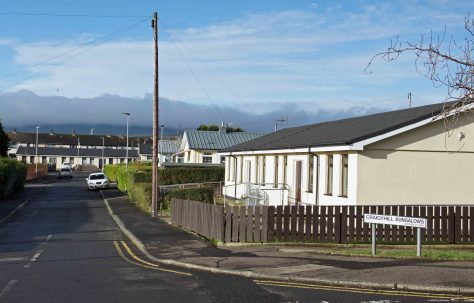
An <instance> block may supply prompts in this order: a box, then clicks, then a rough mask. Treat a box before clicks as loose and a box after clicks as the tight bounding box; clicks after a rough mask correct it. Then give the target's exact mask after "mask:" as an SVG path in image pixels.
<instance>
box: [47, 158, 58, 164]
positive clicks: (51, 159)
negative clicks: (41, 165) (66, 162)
mask: <svg viewBox="0 0 474 303" xmlns="http://www.w3.org/2000/svg"><path fill="white" fill-rule="evenodd" d="M48 163H49V164H56V157H49V159H48Z"/></svg>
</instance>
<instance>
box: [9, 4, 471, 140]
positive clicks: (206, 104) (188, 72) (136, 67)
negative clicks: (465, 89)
mask: <svg viewBox="0 0 474 303" xmlns="http://www.w3.org/2000/svg"><path fill="white" fill-rule="evenodd" d="M473 8H474V2H470V1H444V0H431V1H304V0H300V1H290V0H281V1H270V0H261V1H250V0H241V1H225V2H224V1H210V0H199V1H197V0H196V1H168V0H162V1H149V0H141V1H125V0H114V1H109V0H102V1H96V0H95V1H94V0H82V1H69V0H62V1H58V0H42V1H33V0H29V1H26V0H2V5H1V6H0V67H1V68H0V119H2V121H3V122H4V124H5V125H8V126H19V125H25V124H38V123H46V122H48V123H50V124H51V123H55V122H57V123H62V122H60V120H61V121H62V120H63V119H62V118H59V117H58V114H57V113H56V114H53V112H56V109H54V110H53V108H52V107H58V106H59V108H61V104H64V107H67V108H68V109H69V112H68V117H69V121H72V122H74V123H81V122H84V123H85V122H86V121H87V123H90V124H94V123H96V124H99V123H103V122H107V123H111V124H119V123H122V122H123V121H122V120H123V117H121V116H120V112H122V111H128V112H131V113H132V116H131V124H137V125H149V123H151V102H150V100H151V99H150V94H152V93H153V91H152V90H153V39H152V29H151V27H150V18H151V15H152V13H153V12H154V11H157V12H158V14H159V18H160V23H159V66H160V69H159V79H160V82H159V83H160V84H159V86H160V97H161V98H163V100H165V101H164V102H165V103H166V102H171V103H169V104H168V105H167V107H165V108H164V109H163V111H162V112H161V113H160V117H161V118H162V120H163V121H166V123H167V125H169V126H171V127H177V126H178V125H181V126H183V125H186V127H189V128H192V127H193V126H194V124H193V123H199V121H200V119H199V117H196V116H194V118H196V119H192V120H193V123H190V119H189V116H193V113H195V112H196V109H197V108H200V110H201V111H200V112H201V113H202V115H201V116H200V117H201V118H202V119H201V120H202V123H210V122H212V123H219V122H220V121H225V122H227V123H230V124H233V125H238V126H241V127H243V128H244V129H248V130H258V131H265V130H266V131H270V130H271V129H272V128H273V125H274V121H275V120H276V119H281V118H285V119H288V121H289V123H288V125H301V124H304V123H311V122H313V121H314V122H318V121H320V120H325V119H330V118H334V117H339V114H340V113H345V114H346V115H348V116H350V115H358V114H364V113H370V112H373V111H374V110H375V111H376V110H391V109H399V108H404V107H406V106H407V103H408V102H407V95H408V93H411V95H412V101H413V104H414V105H415V106H416V105H424V104H429V103H437V102H442V101H443V99H444V97H445V95H446V90H445V88H443V87H441V88H435V87H433V85H432V83H431V82H430V81H429V80H427V79H426V78H424V77H423V76H421V75H420V74H419V73H417V71H416V68H415V65H414V57H413V56H410V55H406V56H402V57H401V58H399V59H398V60H397V61H396V62H392V63H387V62H384V61H382V60H376V61H375V62H374V64H373V65H372V66H371V68H370V71H371V73H367V72H365V71H364V69H365V68H366V66H367V64H368V62H369V61H370V59H371V57H372V56H373V55H374V54H376V53H378V52H381V51H383V50H385V49H386V48H387V47H388V46H389V45H390V41H391V40H392V39H395V38H397V37H398V38H399V39H400V41H415V42H416V41H418V40H419V38H420V35H421V34H424V35H430V33H431V31H432V32H433V33H434V34H435V35H436V34H439V33H442V32H443V30H444V29H446V32H447V33H449V34H452V35H454V36H455V37H456V38H458V39H461V38H462V37H463V35H464V18H465V17H466V16H467V15H468V14H469V13H470V12H472V11H473ZM16 92H20V93H19V95H22V96H23V97H22V99H21V100H19V101H17V102H12V101H11V100H12V99H15V98H11V97H12V96H13V95H12V94H14V93H16ZM25 92H28V93H25ZM60 97H61V98H60ZM15 100H16V99H15ZM52 100H55V101H52ZM58 100H62V101H58ZM97 100H108V101H107V102H108V103H105V106H106V107H108V108H113V112H117V113H115V114H113V115H105V116H104V115H102V116H101V115H94V114H93V108H94V107H95V106H96V103H97V102H98V101H97ZM58 102H59V103H58ZM61 102H63V103H61ZM101 102H102V101H101ZM172 102H175V103H174V104H173V103H172ZM178 105H179V106H178ZM101 106H102V105H101ZM30 108H37V110H36V111H35V112H34V113H32V112H31V110H30ZM166 108H169V109H171V108H172V109H173V110H174V111H176V112H173V113H170V112H166V111H165V109H166ZM48 109H49V110H48ZM204 113H206V114H205V115H204ZM237 113H239V114H237ZM302 114H303V116H304V117H306V118H303V116H302ZM86 116H87V117H86ZM170 117H173V119H170ZM186 117H188V118H186ZM244 117H246V118H244ZM255 119H257V120H258V121H259V122H260V124H261V125H262V126H257V123H256V122H255V121H254V120H255ZM251 121H254V122H251ZM246 123H247V124H246ZM252 123H253V124H252Z"/></svg>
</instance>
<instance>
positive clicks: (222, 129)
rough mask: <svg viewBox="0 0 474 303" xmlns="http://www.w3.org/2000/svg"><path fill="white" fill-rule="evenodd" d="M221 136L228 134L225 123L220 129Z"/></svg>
mask: <svg viewBox="0 0 474 303" xmlns="http://www.w3.org/2000/svg"><path fill="white" fill-rule="evenodd" d="M219 134H227V125H225V123H224V121H222V123H221V126H220V127H219Z"/></svg>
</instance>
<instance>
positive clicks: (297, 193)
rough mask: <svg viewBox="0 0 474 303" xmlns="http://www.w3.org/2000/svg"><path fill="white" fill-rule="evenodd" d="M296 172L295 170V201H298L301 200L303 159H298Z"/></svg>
mask: <svg viewBox="0 0 474 303" xmlns="http://www.w3.org/2000/svg"><path fill="white" fill-rule="evenodd" d="M295 164H296V172H295V201H296V203H299V202H301V181H302V176H301V172H302V169H301V161H296V163H295Z"/></svg>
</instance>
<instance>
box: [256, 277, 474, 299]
mask: <svg viewBox="0 0 474 303" xmlns="http://www.w3.org/2000/svg"><path fill="white" fill-rule="evenodd" d="M254 282H255V283H256V284H258V285H264V286H265V285H266V286H276V287H287V288H305V289H319V290H337V291H344V292H352V293H364V294H378V295H398V296H406V297H419V298H438V299H457V300H473V299H474V297H466V296H462V295H454V294H453V295H450V294H431V293H425V292H406V291H398V290H375V289H364V288H352V287H343V286H326V285H317V284H307V283H293V282H279V281H269V280H254Z"/></svg>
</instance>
